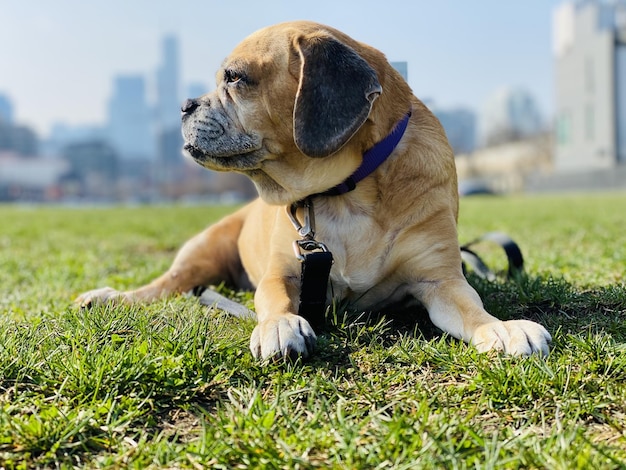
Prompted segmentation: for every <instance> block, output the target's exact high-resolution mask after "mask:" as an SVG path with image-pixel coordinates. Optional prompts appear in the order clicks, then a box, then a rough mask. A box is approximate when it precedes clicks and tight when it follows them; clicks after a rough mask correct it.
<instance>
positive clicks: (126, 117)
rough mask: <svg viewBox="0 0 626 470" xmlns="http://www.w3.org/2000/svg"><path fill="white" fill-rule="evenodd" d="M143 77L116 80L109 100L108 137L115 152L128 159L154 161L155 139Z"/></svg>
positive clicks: (126, 77) (116, 78)
mask: <svg viewBox="0 0 626 470" xmlns="http://www.w3.org/2000/svg"><path fill="white" fill-rule="evenodd" d="M145 88H146V87H145V81H144V79H143V77H141V76H139V75H124V76H118V77H115V80H114V85H113V96H112V97H111V99H110V100H109V110H108V111H109V116H108V118H109V121H108V134H109V138H110V140H111V143H112V144H113V146H114V147H115V150H116V151H117V153H118V154H119V155H120V157H121V158H124V159H137V158H142V159H146V158H148V159H149V158H153V156H154V136H153V134H152V132H151V130H150V110H149V108H148V104H147V102H146V89H145Z"/></svg>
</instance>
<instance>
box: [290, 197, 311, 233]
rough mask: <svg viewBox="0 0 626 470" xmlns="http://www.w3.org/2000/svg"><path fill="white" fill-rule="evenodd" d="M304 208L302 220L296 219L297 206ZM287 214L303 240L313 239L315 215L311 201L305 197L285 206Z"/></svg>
mask: <svg viewBox="0 0 626 470" xmlns="http://www.w3.org/2000/svg"><path fill="white" fill-rule="evenodd" d="M299 207H302V208H303V209H304V222H302V223H301V222H300V221H299V220H298V208H299ZM287 215H288V216H289V220H291V223H292V224H293V226H294V228H295V229H296V231H297V232H298V235H300V236H301V237H302V238H303V239H304V240H313V239H314V238H315V216H314V215H313V201H311V199H310V198H308V197H307V198H305V199H303V200H301V201H297V202H294V203H293V204H291V205H290V206H289V207H288V208H287Z"/></svg>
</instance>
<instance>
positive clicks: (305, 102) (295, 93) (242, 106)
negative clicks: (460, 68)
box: [182, 22, 408, 204]
mask: <svg viewBox="0 0 626 470" xmlns="http://www.w3.org/2000/svg"><path fill="white" fill-rule="evenodd" d="M377 68H378V70H376V69H377ZM381 68H382V70H381ZM387 69H391V67H390V66H389V65H388V63H387V62H386V60H385V59H384V56H383V55H382V54H381V53H380V52H378V51H376V50H375V49H372V48H369V47H367V46H365V45H362V44H360V43H357V42H356V41H354V40H351V39H350V38H349V37H347V36H345V35H343V34H342V33H340V32H338V31H336V30H333V29H331V28H328V27H325V26H322V25H318V24H315V23H310V22H293V23H285V24H280V25H276V26H272V27H269V28H265V29H262V30H260V31H257V32H256V33H254V34H252V35H251V36H249V37H248V38H247V39H245V40H244V41H243V42H242V43H241V44H239V45H238V46H237V47H236V48H235V50H234V51H233V52H232V53H231V55H230V56H229V57H228V58H227V59H226V60H225V61H224V63H223V65H222V67H221V69H220V70H219V71H218V74H217V88H216V90H215V91H214V92H212V93H209V94H207V95H205V96H202V97H201V98H197V99H193V100H187V101H186V102H185V104H184V105H183V108H182V112H183V116H182V120H183V125H182V131H183V136H184V139H185V145H184V150H185V152H186V153H187V154H188V155H190V156H191V157H193V158H194V159H195V160H196V161H197V162H198V163H199V164H200V165H203V166H205V167H207V168H210V169H212V170H218V171H237V172H241V173H244V174H246V175H247V176H249V177H250V178H251V179H252V180H253V181H254V183H255V185H256V187H257V190H258V191H259V194H260V196H261V197H262V198H263V199H264V200H265V201H266V202H268V203H270V204H288V203H291V202H294V201H296V200H299V199H301V198H303V197H306V196H308V195H310V194H314V193H317V192H321V191H324V190H326V189H328V188H330V187H332V186H334V185H336V184H338V183H340V182H341V181H343V180H344V179H345V178H347V177H348V176H349V175H350V174H351V173H352V172H353V171H354V170H355V169H356V168H357V167H358V165H359V164H360V161H361V156H362V152H363V151H364V150H365V149H366V148H368V147H369V146H371V145H372V144H373V143H374V142H375V141H376V139H379V138H382V137H384V135H385V134H384V133H385V132H386V130H388V129H386V130H381V132H377V131H376V130H375V128H376V127H377V126H378V127H385V126H387V127H388V126H389V123H393V119H395V118H392V121H389V123H387V122H384V123H378V124H376V123H373V122H372V120H371V116H370V113H371V111H372V104H373V102H374V100H375V99H376V98H377V97H378V96H379V95H380V94H381V93H382V86H381V82H384V79H381V75H387V74H389V73H390V72H389V71H388V70H387ZM407 89H408V87H407ZM403 91H404V90H403ZM405 94H406V93H405ZM399 112H400V113H403V112H406V107H404V108H402V109H401V110H400V111H399ZM368 117H370V122H369V123H368V124H366V122H367V121H368ZM368 127H370V128H372V129H374V131H373V132H367V129H366V128H368ZM355 136H358V137H355Z"/></svg>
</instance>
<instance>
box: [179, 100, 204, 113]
mask: <svg viewBox="0 0 626 470" xmlns="http://www.w3.org/2000/svg"><path fill="white" fill-rule="evenodd" d="M198 106H200V103H198V101H197V100H193V99H190V100H185V102H184V103H183V105H182V107H181V108H180V110H181V112H182V113H183V114H191V113H193V111H194V109H196V108H197V107H198Z"/></svg>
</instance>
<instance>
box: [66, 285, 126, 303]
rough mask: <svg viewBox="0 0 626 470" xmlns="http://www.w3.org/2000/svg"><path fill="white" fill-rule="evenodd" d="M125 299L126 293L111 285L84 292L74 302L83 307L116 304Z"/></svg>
mask: <svg viewBox="0 0 626 470" xmlns="http://www.w3.org/2000/svg"><path fill="white" fill-rule="evenodd" d="M124 299H125V295H124V293H123V292H120V291H117V290H115V289H113V288H111V287H102V288H100V289H94V290H90V291H87V292H84V293H82V294H81V295H79V296H78V297H77V298H76V300H75V301H74V303H75V304H77V305H79V306H80V307H81V308H89V307H91V306H92V305H101V304H116V303H119V302H121V301H123V300H124Z"/></svg>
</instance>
